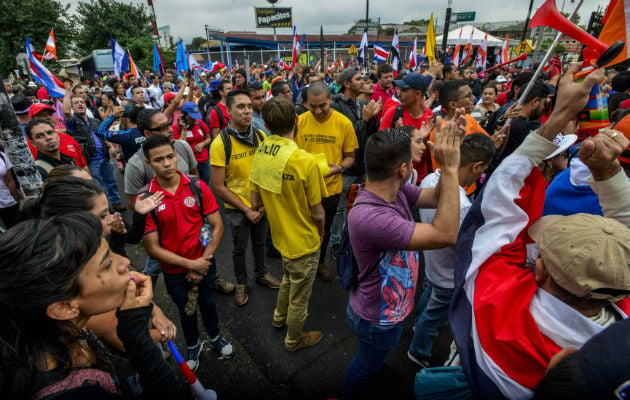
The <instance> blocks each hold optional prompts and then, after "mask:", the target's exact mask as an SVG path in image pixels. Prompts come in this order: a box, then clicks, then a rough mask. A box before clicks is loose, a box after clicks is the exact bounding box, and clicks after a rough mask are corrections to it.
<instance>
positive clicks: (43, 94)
mask: <svg viewBox="0 0 630 400" xmlns="http://www.w3.org/2000/svg"><path fill="white" fill-rule="evenodd" d="M48 97H50V96H48V91H47V90H46V88H43V87H42V88H39V89H37V100H48Z"/></svg>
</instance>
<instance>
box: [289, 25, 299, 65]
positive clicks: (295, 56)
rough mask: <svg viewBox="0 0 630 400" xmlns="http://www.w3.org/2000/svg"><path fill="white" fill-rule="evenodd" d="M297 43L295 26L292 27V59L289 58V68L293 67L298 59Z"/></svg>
mask: <svg viewBox="0 0 630 400" xmlns="http://www.w3.org/2000/svg"><path fill="white" fill-rule="evenodd" d="M299 43H300V42H299V41H298V37H297V30H296V29H295V25H293V51H292V52H291V53H292V58H291V68H293V67H295V63H296V62H297V59H298V46H299Z"/></svg>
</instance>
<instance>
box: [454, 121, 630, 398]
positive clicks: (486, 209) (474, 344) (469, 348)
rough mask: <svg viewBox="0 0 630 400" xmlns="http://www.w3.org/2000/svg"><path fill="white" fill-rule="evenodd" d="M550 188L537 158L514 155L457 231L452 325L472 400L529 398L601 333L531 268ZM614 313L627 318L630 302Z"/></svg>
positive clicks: (622, 301) (599, 328) (475, 203)
mask: <svg viewBox="0 0 630 400" xmlns="http://www.w3.org/2000/svg"><path fill="white" fill-rule="evenodd" d="M532 135H534V134H532ZM530 136H531V135H530ZM530 141H531V140H529V139H525V142H524V145H527V144H528V143H529V142H530ZM545 187H546V184H545V181H544V178H543V176H542V173H541V172H540V170H539V169H538V167H537V162H536V160H534V159H533V157H530V156H526V155H524V154H512V155H510V156H509V157H507V158H506V159H505V160H504V161H503V162H502V163H501V165H500V166H499V167H498V168H497V170H496V171H495V172H494V173H493V174H492V176H491V177H490V180H489V181H488V183H487V184H486V186H485V187H484V189H483V191H482V192H481V195H480V196H479V197H478V198H477V199H476V200H475V202H474V204H473V206H472V207H471V209H470V211H469V212H468V214H467V215H466V218H465V219H464V221H463V224H462V227H461V230H460V232H459V237H458V241H457V247H456V251H455V282H454V283H455V292H454V296H453V301H452V304H451V307H450V310H449V322H450V325H451V330H452V332H453V337H454V339H455V342H456V344H457V350H458V352H459V355H460V357H461V361H462V367H463V369H464V372H465V374H466V377H467V380H468V383H469V384H470V386H471V389H472V392H473V396H474V398H478V399H517V400H521V399H522V400H525V399H530V398H531V397H532V396H533V394H534V390H535V389H536V387H537V385H538V384H539V383H540V381H541V380H542V378H543V377H544V375H545V372H546V370H547V366H548V365H549V361H550V360H551V357H552V356H553V355H554V354H556V353H558V352H559V351H560V350H562V349H563V348H566V347H573V348H578V349H579V348H580V347H581V346H582V345H583V344H584V343H585V342H586V341H587V340H588V339H590V338H591V337H592V336H594V335H596V334H597V333H598V332H600V331H602V330H603V329H604V328H603V327H602V326H600V325H598V324H596V323H593V322H592V321H591V320H590V319H589V318H587V317H585V316H584V315H582V314H580V313H579V312H578V311H576V310H575V309H573V308H571V307H569V306H568V305H566V304H565V303H563V302H562V301H560V300H559V299H558V298H556V297H554V296H552V295H551V294H549V293H548V292H546V291H545V290H543V289H541V288H539V287H538V285H537V284H536V280H535V278H534V274H533V273H532V270H531V267H530V266H529V265H527V264H526V262H527V253H528V245H530V246H529V247H531V243H532V240H531V239H530V238H529V236H528V234H527V229H528V228H529V226H530V225H531V224H532V223H533V222H535V221H536V220H537V219H538V218H540V216H541V215H542V207H543V203H544V196H545ZM530 250H531V249H530ZM613 307H614V308H615V310H616V311H617V312H618V313H619V315H621V316H623V317H624V318H627V316H628V315H629V313H630V299H624V300H621V301H619V302H617V303H615V304H613Z"/></svg>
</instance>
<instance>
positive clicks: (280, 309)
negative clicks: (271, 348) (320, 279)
mask: <svg viewBox="0 0 630 400" xmlns="http://www.w3.org/2000/svg"><path fill="white" fill-rule="evenodd" d="M318 260H319V250H318V251H316V252H314V253H311V254H307V255H305V256H302V257H300V258H296V259H293V260H290V259H288V258H286V257H282V270H283V271H284V275H282V283H281V284H280V290H279V291H278V301H277V303H276V309H275V310H274V311H273V320H274V322H276V323H282V322H286V324H287V336H286V337H285V338H284V345H285V346H286V347H287V348H292V347H295V346H297V344H298V343H299V342H300V337H301V336H302V327H303V326H304V321H306V317H307V316H308V301H309V299H310V298H311V292H312V291H313V282H314V281H315V275H316V273H317V262H318Z"/></svg>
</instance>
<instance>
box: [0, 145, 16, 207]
mask: <svg viewBox="0 0 630 400" xmlns="http://www.w3.org/2000/svg"><path fill="white" fill-rule="evenodd" d="M12 167H13V164H11V160H9V156H7V155H6V154H4V153H3V152H0V208H7V207H11V206H12V205H15V204H17V202H16V201H15V199H14V198H13V196H11V191H10V190H9V187H8V186H7V185H6V183H4V177H5V176H6V175H7V174H10V173H11V171H9V170H10V169H11V168H12Z"/></svg>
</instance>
